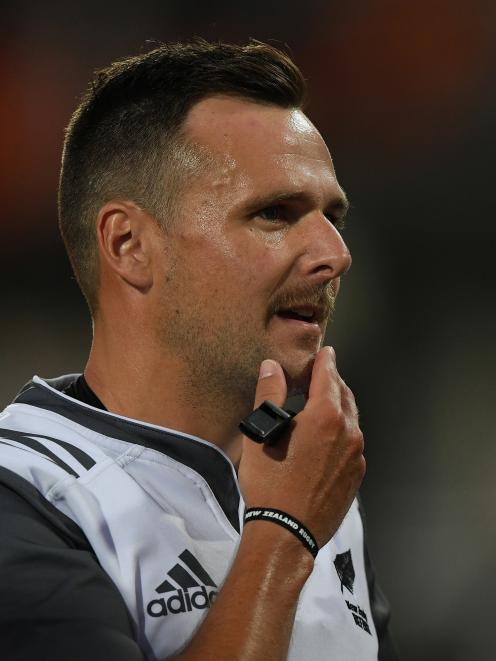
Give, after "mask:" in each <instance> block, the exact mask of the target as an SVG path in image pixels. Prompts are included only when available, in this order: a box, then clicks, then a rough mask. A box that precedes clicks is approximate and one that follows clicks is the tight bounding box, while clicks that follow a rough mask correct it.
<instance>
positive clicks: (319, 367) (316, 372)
mask: <svg viewBox="0 0 496 661" xmlns="http://www.w3.org/2000/svg"><path fill="white" fill-rule="evenodd" d="M340 381H341V379H340V376H339V374H338V370H337V368H336V354H335V353H334V349H333V348H332V347H322V349H321V350H320V351H319V352H318V354H317V355H316V357H315V362H314V364H313V369H312V378H311V380H310V387H309V389H308V402H310V401H311V400H312V399H320V398H321V397H330V398H331V399H332V400H333V401H334V402H336V403H338V404H339V403H340V401H341V387H340Z"/></svg>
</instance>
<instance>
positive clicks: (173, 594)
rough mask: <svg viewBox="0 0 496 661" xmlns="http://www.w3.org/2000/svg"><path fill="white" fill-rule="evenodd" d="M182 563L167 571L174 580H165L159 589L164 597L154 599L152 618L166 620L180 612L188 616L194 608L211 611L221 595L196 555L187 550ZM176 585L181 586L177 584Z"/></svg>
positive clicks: (149, 611) (147, 608)
mask: <svg viewBox="0 0 496 661" xmlns="http://www.w3.org/2000/svg"><path fill="white" fill-rule="evenodd" d="M179 560H181V562H182V563H183V564H180V563H179V562H178V563H177V564H175V565H174V567H172V569H171V570H170V571H168V572H167V576H168V577H169V578H170V579H172V581H173V583H171V581H169V579H165V581H163V582H162V583H160V585H158V586H157V587H156V588H155V592H157V593H158V594H164V596H163V597H160V598H159V599H152V600H151V601H150V602H149V603H148V605H147V607H146V612H147V613H148V615H151V616H152V617H164V616H167V615H176V614H177V613H188V612H191V611H192V610H193V609H196V610H203V609H205V608H210V606H211V604H212V603H213V600H214V599H215V597H216V595H217V590H211V589H208V588H217V584H216V583H215V582H214V580H213V579H212V578H211V577H210V575H209V574H208V573H207V571H206V570H205V569H204V568H203V567H202V566H201V564H200V563H199V562H198V560H197V559H196V558H195V556H194V555H193V554H192V553H190V551H188V550H187V549H185V550H184V551H183V552H182V553H181V554H180V556H179ZM174 583H176V584H177V585H178V586H179V587H176V585H174Z"/></svg>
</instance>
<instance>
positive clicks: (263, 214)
mask: <svg viewBox="0 0 496 661" xmlns="http://www.w3.org/2000/svg"><path fill="white" fill-rule="evenodd" d="M256 215H257V216H259V218H263V220H267V221H269V222H270V223H275V222H278V221H284V209H283V207H282V206H281V205H280V204H274V205H273V206H271V207H265V208H264V209H260V211H257V214H256Z"/></svg>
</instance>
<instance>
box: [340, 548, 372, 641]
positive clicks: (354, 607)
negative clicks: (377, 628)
mask: <svg viewBox="0 0 496 661" xmlns="http://www.w3.org/2000/svg"><path fill="white" fill-rule="evenodd" d="M334 567H335V568H336V571H337V573H338V576H339V580H340V581H341V592H343V588H346V589H347V590H348V591H349V592H350V594H353V584H354V582H355V568H354V567H353V560H352V558H351V550H348V551H345V552H344V553H338V554H337V556H336V557H335V558H334ZM345 602H346V606H347V607H348V610H349V611H350V612H351V614H352V616H353V620H354V622H355V624H356V625H357V627H360V629H363V630H364V631H366V632H367V633H369V634H370V635H372V633H371V631H370V627H369V623H368V619H367V613H366V612H365V611H364V610H363V609H362V608H360V606H359V605H358V604H353V603H351V601H348V599H345Z"/></svg>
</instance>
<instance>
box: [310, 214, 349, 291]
mask: <svg viewBox="0 0 496 661" xmlns="http://www.w3.org/2000/svg"><path fill="white" fill-rule="evenodd" d="M307 220H308V221H310V222H309V223H308V225H307V232H308V234H307V236H306V237H305V253H304V255H303V256H302V261H301V262H300V263H301V265H302V268H303V270H304V275H305V276H306V277H307V278H310V279H312V280H314V281H319V282H325V281H330V280H335V279H336V278H339V277H340V276H341V275H343V274H344V273H346V272H347V271H348V269H349V268H350V266H351V254H350V251H349V250H348V246H347V245H346V243H345V242H344V239H343V237H342V236H341V234H340V232H339V230H338V229H337V228H336V227H335V226H334V225H333V224H332V223H331V221H330V220H329V219H328V218H326V216H324V215H323V214H322V213H316V214H313V215H312V218H311V219H310V218H308V219H307Z"/></svg>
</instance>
